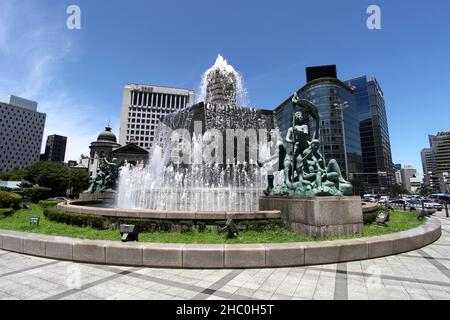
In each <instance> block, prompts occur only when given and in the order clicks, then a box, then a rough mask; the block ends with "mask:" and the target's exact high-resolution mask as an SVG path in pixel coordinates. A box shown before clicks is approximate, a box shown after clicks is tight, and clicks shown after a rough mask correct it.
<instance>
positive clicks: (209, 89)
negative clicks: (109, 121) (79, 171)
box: [116, 55, 273, 211]
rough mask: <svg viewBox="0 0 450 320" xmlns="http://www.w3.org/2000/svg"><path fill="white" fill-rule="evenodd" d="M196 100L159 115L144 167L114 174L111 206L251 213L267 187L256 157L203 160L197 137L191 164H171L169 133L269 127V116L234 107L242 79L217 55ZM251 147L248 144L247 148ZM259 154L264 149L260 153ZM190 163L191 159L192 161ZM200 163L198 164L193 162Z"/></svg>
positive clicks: (239, 99)
mask: <svg viewBox="0 0 450 320" xmlns="http://www.w3.org/2000/svg"><path fill="white" fill-rule="evenodd" d="M200 96H201V98H202V99H204V101H205V102H204V103H203V102H200V103H198V104H196V105H194V106H192V107H190V108H187V109H184V110H180V111H177V112H175V113H172V114H170V115H167V116H165V117H164V119H163V120H162V122H161V123H160V125H159V127H158V130H157V133H156V140H155V144H154V145H153V147H152V149H151V150H150V158H149V161H148V164H147V166H144V165H143V164H139V165H137V166H132V165H130V164H126V165H125V166H124V167H123V168H122V170H121V173H120V177H119V188H118V193H117V198H116V201H117V206H118V207H119V208H125V209H145V210H167V211H255V210H258V208H259V197H260V195H261V194H262V191H263V190H264V189H265V188H267V177H266V175H265V172H264V171H263V170H262V169H261V168H260V166H259V165H257V164H256V160H257V159H246V161H242V162H238V161H236V159H231V161H230V159H227V162H226V163H224V164H218V163H214V162H212V161H205V158H204V154H203V153H204V150H205V145H204V141H203V136H202V134H200V135H198V136H196V135H195V134H193V135H192V137H191V140H190V141H188V142H187V143H188V145H189V148H188V149H189V151H191V159H194V161H193V162H191V163H189V164H188V165H186V164H185V163H180V162H175V161H173V158H172V156H173V154H174V153H177V152H179V150H178V148H179V144H177V143H174V141H172V139H171V137H172V132H173V130H175V129H186V131H187V132H190V133H192V132H194V122H196V121H197V122H198V121H200V123H201V124H202V125H203V129H204V130H203V131H202V132H201V133H203V132H204V131H206V130H209V129H215V130H218V131H219V132H220V133H221V134H222V135H225V131H226V130H227V129H242V130H248V129H254V130H259V129H271V128H273V119H272V117H271V115H268V114H264V113H263V112H262V111H261V110H256V109H253V108H247V107H240V106H238V103H240V102H242V101H243V99H246V90H245V89H244V87H243V81H242V77H241V76H240V75H239V74H238V73H237V72H236V71H235V70H234V68H233V67H232V66H230V65H228V63H227V62H226V60H225V59H224V58H223V57H222V56H220V55H219V56H218V58H217V60H216V62H215V64H214V65H213V66H212V67H211V68H210V69H208V70H207V71H206V72H205V73H204V75H203V78H202V84H201V95H200ZM252 147H254V146H252ZM264 150H265V149H264ZM195 159H196V160H197V161H195ZM199 159H200V161H199Z"/></svg>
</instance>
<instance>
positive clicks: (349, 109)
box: [274, 66, 362, 182]
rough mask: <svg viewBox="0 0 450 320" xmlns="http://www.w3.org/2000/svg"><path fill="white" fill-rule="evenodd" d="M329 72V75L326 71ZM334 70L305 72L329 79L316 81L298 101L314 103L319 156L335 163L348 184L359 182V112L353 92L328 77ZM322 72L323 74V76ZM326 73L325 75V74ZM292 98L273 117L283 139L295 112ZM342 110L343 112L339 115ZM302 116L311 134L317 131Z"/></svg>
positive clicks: (306, 118) (311, 83)
mask: <svg viewBox="0 0 450 320" xmlns="http://www.w3.org/2000/svg"><path fill="white" fill-rule="evenodd" d="M324 70H325V71H327V70H329V71H330V70H331V73H330V72H328V73H326V72H325V71H324ZM333 70H334V71H335V68H334V69H333V68H330V67H329V66H328V68H325V69H323V70H319V71H320V72H315V73H314V72H313V71H314V70H312V69H311V68H308V69H307V76H308V77H310V78H314V77H315V75H314V74H316V76H320V75H317V74H321V75H323V74H325V75H328V77H322V78H316V79H314V80H312V81H310V82H308V83H307V84H306V85H305V86H304V87H302V88H300V89H299V90H298V91H297V95H298V97H299V98H300V99H306V100H308V101H310V102H312V103H314V104H315V105H316V106H317V108H318V111H319V115H320V140H321V141H320V142H321V146H320V148H321V153H322V155H323V156H324V157H325V160H326V161H329V160H331V159H336V160H337V162H338V164H339V166H340V168H341V170H342V173H343V175H344V176H345V177H347V178H348V179H349V180H351V181H353V182H354V181H355V180H356V179H360V177H359V175H358V174H359V173H361V172H362V152H361V141H360V134H359V119H358V109H357V104H356V99H355V96H354V94H353V92H352V90H351V89H350V88H349V87H348V86H347V85H346V84H345V83H343V82H341V81H340V80H338V79H336V78H333V77H331V76H332V75H333V74H334V72H333ZM322 71H323V72H322ZM308 72H309V75H308ZM324 72H325V73H324ZM291 100H292V96H290V97H289V98H288V99H286V100H285V101H284V102H283V103H282V104H281V105H280V106H278V107H277V108H276V109H275V111H274V113H275V119H276V122H277V124H278V128H279V130H280V133H281V135H282V136H283V138H284V137H285V136H286V133H287V131H288V129H289V127H291V126H292V117H293V114H294V113H295V112H297V111H300V110H296V109H295V108H296V106H294V105H293V104H292V102H291ZM341 108H342V111H341ZM304 116H305V119H304V120H305V123H306V124H308V126H309V128H310V129H309V130H310V132H313V131H314V130H316V124H315V122H314V121H313V119H310V118H308V117H307V116H306V115H304Z"/></svg>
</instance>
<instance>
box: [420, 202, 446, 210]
mask: <svg viewBox="0 0 450 320" xmlns="http://www.w3.org/2000/svg"><path fill="white" fill-rule="evenodd" d="M419 201H420V202H421V203H422V202H424V205H425V207H433V208H434V209H435V210H437V211H442V208H443V206H442V204H441V203H439V202H435V201H431V200H419Z"/></svg>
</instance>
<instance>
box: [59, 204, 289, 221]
mask: <svg viewBox="0 0 450 320" xmlns="http://www.w3.org/2000/svg"><path fill="white" fill-rule="evenodd" d="M88 203H89V202H88V201H73V202H71V203H69V204H65V203H59V204H58V206H57V207H58V209H61V210H64V211H67V212H74V213H84V214H90V215H98V216H105V217H120V218H147V219H169V220H171V219H173V220H177V219H192V220H226V219H228V218H232V219H237V220H254V219H280V217H281V213H280V211H279V210H268V211H250V212H246V211H244V212H225V211H224V212H196V211H155V210H128V209H118V208H99V207H89V206H86V204H88Z"/></svg>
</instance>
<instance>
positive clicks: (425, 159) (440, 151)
mask: <svg viewBox="0 0 450 320" xmlns="http://www.w3.org/2000/svg"><path fill="white" fill-rule="evenodd" d="M428 139H429V142H430V147H429V148H424V149H422V151H421V158H422V166H423V173H424V184H425V185H427V186H429V187H431V189H432V191H433V193H438V192H448V190H449V187H450V179H449V173H450V132H439V133H437V134H436V135H429V136H428Z"/></svg>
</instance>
